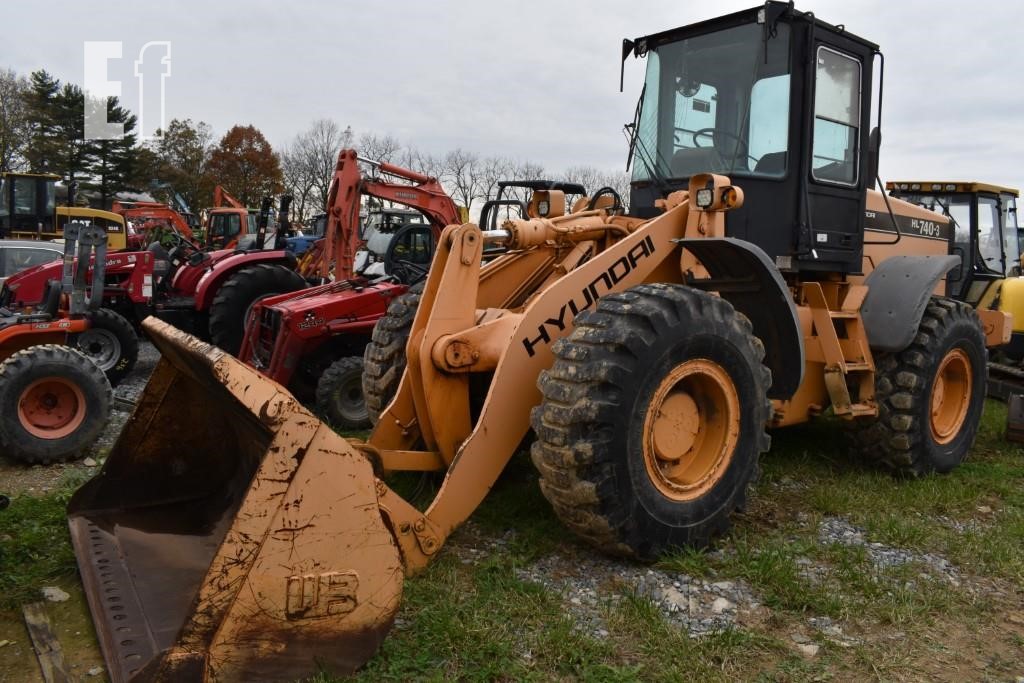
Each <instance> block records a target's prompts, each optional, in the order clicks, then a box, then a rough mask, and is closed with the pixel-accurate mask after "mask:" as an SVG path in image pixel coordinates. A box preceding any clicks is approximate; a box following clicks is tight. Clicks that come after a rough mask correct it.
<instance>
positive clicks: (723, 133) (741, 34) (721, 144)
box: [633, 24, 790, 180]
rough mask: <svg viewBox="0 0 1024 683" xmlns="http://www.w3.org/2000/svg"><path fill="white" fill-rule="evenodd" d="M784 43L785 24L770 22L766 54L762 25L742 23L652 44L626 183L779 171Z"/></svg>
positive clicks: (784, 126)
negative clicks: (633, 158) (774, 30)
mask: <svg viewBox="0 0 1024 683" xmlns="http://www.w3.org/2000/svg"><path fill="white" fill-rule="evenodd" d="M788 46H789V26H788V25H786V24H779V25H778V27H777V33H776V35H775V37H774V38H772V39H771V40H770V41H769V42H768V47H767V52H766V50H765V45H764V43H763V41H762V27H761V26H760V25H759V24H747V25H744V26H737V27H734V28H729V29H726V30H723V31H717V32H715V33H709V34H705V35H701V36H695V37H693V38H687V39H685V40H680V41H676V42H673V43H667V44H665V45H661V46H658V47H655V48H652V49H651V51H650V52H649V53H648V57H647V77H646V80H645V83H644V95H643V102H642V103H641V111H640V118H639V122H638V125H637V145H636V147H637V149H636V150H635V152H634V154H635V155H636V156H638V157H639V162H640V163H634V164H633V180H650V179H651V178H652V176H664V177H670V178H685V177H689V176H691V175H693V174H695V173H704V172H715V173H726V174H729V175H733V174H736V175H754V176H768V177H772V176H774V177H781V176H783V175H785V173H786V152H787V150H788V149H789V99H790V97H789V89H790V76H789V54H788ZM649 166H650V167H652V168H653V169H654V170H653V172H652V168H648V167H649Z"/></svg>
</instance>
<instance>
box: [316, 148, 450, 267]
mask: <svg viewBox="0 0 1024 683" xmlns="http://www.w3.org/2000/svg"><path fill="white" fill-rule="evenodd" d="M360 162H362V163H365V164H368V165H370V166H372V167H373V168H375V169H376V170H377V171H378V173H379V174H380V175H382V176H389V177H392V178H399V179H401V180H403V181H406V182H391V181H390V180H385V179H383V178H381V177H379V176H377V177H373V178H364V177H363V174H362V172H361V171H360V169H359V163H360ZM364 196H367V197H375V198H377V199H382V200H385V201H389V202H394V203H396V204H401V205H403V206H408V207H410V208H413V209H417V210H419V211H421V212H423V213H424V214H425V215H426V216H427V218H429V219H430V222H431V224H433V226H434V228H435V230H437V232H438V234H440V231H441V229H442V228H444V226H446V225H450V224H453V223H459V222H461V220H460V215H459V209H458V207H457V206H456V205H455V202H454V201H452V199H451V197H449V196H448V194H447V193H446V192H445V190H444V188H443V187H442V186H441V183H439V182H438V181H437V179H436V178H431V177H430V176H427V175H424V174H422V173H417V172H416V171H412V170H409V169H407V168H402V167H401V166H396V165H394V164H389V163H387V162H382V161H372V160H368V159H364V158H362V157H360V156H359V155H358V154H357V153H356V151H355V150H353V149H343V150H341V152H339V153H338V162H337V164H336V165H335V168H334V178H333V179H332V181H331V187H330V191H329V193H328V196H327V227H326V229H325V230H324V237H323V239H322V240H320V241H318V243H317V245H315V246H314V247H313V248H312V249H310V252H309V254H308V255H307V256H306V257H305V258H304V259H303V261H302V263H301V264H300V267H299V272H300V273H301V274H302V275H304V276H305V277H314V276H319V277H320V279H321V280H323V281H326V280H328V279H330V275H331V273H332V272H333V273H334V277H335V279H348V278H350V277H352V275H353V274H354V273H353V272H352V262H353V259H354V258H355V253H356V251H357V250H358V249H359V247H360V243H361V240H360V238H359V208H360V205H361V202H362V198H363V197H364Z"/></svg>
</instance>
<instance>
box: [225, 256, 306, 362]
mask: <svg viewBox="0 0 1024 683" xmlns="http://www.w3.org/2000/svg"><path fill="white" fill-rule="evenodd" d="M307 286H308V285H307V284H306V281H305V280H303V279H302V276H301V275H299V274H298V273H296V272H295V271H294V270H292V269H291V268H287V267H285V266H281V265H275V264H270V263H261V264H259V265H255V266H249V267H248V268H243V269H242V270H240V271H238V272H237V273H235V274H234V275H232V276H231V277H230V278H228V280H227V282H225V283H224V284H223V285H221V287H220V289H219V290H217V294H216V295H215V296H214V297H213V303H212V304H210V328H209V329H210V341H212V342H213V343H214V344H215V345H216V346H219V347H220V348H221V349H223V350H224V351H227V352H228V353H230V354H231V355H232V356H237V355H238V352H239V351H240V350H241V348H242V337H243V336H244V335H245V323H246V318H247V316H248V315H249V310H250V309H251V308H252V305H253V303H255V302H256V301H257V300H259V299H263V298H266V297H269V296H275V295H277V294H287V293H288V292H294V291H296V290H299V289H305V288H306V287H307Z"/></svg>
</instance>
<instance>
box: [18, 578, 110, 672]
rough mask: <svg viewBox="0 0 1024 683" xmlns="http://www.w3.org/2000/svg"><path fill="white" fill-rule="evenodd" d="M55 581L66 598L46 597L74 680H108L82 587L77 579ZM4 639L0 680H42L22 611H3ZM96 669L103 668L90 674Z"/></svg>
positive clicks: (54, 626)
mask: <svg viewBox="0 0 1024 683" xmlns="http://www.w3.org/2000/svg"><path fill="white" fill-rule="evenodd" d="M54 585H57V586H59V587H60V588H62V589H63V590H64V591H66V592H67V593H68V594H69V595H70V598H69V599H68V600H67V601H66V602H46V601H44V604H45V605H46V613H47V616H49V618H50V623H51V624H52V625H53V630H54V635H55V636H56V637H57V640H58V641H60V646H61V650H62V651H63V653H64V661H65V662H66V663H67V665H68V668H69V669H70V671H71V673H72V674H73V675H74V677H75V680H79V681H86V682H89V683H91V682H92V681H96V682H97V683H100V682H101V681H106V680H107V676H106V669H105V664H104V663H103V656H102V655H101V654H100V650H99V645H98V644H97V641H96V632H95V631H94V630H93V627H92V620H91V618H90V616H89V607H88V605H87V604H86V601H85V596H84V595H83V593H82V589H81V587H80V586H79V585H78V582H77V581H74V580H70V581H66V582H60V583H56V584H54ZM39 599H40V600H43V597H42V596H41V595H40V597H39ZM5 641H6V642H7V644H6V645H3V646H2V647H0V683H22V682H24V683H30V682H31V683H36V682H37V681H38V682H40V683H42V681H43V676H42V674H41V673H40V671H39V663H38V661H37V660H36V656H35V652H34V651H33V649H32V641H31V640H30V639H29V636H28V631H27V630H26V629H25V623H24V621H23V620H22V616H21V612H20V611H18V612H15V611H5V612H0V643H3V642H5ZM96 669H100V670H101V671H100V672H99V673H94V674H93V675H90V674H89V671H93V672H96Z"/></svg>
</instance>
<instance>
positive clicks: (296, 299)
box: [238, 152, 586, 430]
mask: <svg viewBox="0 0 1024 683" xmlns="http://www.w3.org/2000/svg"><path fill="white" fill-rule="evenodd" d="M342 154H343V157H344V152H343V153H342ZM343 157H340V158H339V162H338V168H337V170H336V171H335V184H334V186H333V187H335V188H339V189H344V188H346V187H348V188H352V189H353V191H351V192H341V191H339V192H334V191H332V193H331V198H332V203H331V204H330V205H329V207H328V216H329V220H331V221H334V220H338V219H339V217H347V218H352V217H355V218H358V212H359V206H360V204H361V197H362V196H364V195H365V196H368V197H375V198H379V199H387V200H388V201H390V202H393V203H397V204H403V205H405V206H409V207H413V208H415V209H417V210H415V211H410V210H399V209H384V210H378V211H375V212H372V213H371V214H370V215H369V216H368V217H367V220H366V221H365V223H364V229H363V230H362V231H361V232H356V231H355V230H351V229H349V230H334V231H333V232H332V231H331V230H328V234H334V235H338V234H349V235H357V236H358V238H359V239H360V241H361V242H362V245H363V247H364V248H362V249H360V250H359V251H358V252H357V255H356V258H355V259H354V262H353V266H352V272H353V273H354V274H353V276H351V277H349V278H347V279H341V280H336V281H334V282H331V283H329V284H325V285H323V286H321V287H315V288H312V289H308V290H304V291H301V292H296V293H292V294H287V295H282V296H279V297H274V298H267V299H264V300H263V301H260V302H258V303H257V304H255V305H254V306H253V310H252V313H251V315H250V317H249V318H248V321H247V327H246V335H245V339H244V341H243V343H242V350H241V352H240V353H239V355H238V357H239V358H240V359H241V360H242V361H244V362H245V363H248V364H249V365H251V366H252V367H254V368H256V369H257V370H259V371H260V372H261V373H263V374H264V375H266V376H268V377H270V378H272V379H274V380H275V381H277V382H278V383H280V384H283V385H285V386H287V387H288V388H289V390H290V391H292V393H294V394H295V395H296V396H297V397H299V398H300V400H303V401H304V402H306V403H309V404H314V405H315V408H316V410H317V411H318V412H319V413H320V414H321V415H323V417H324V418H325V419H327V420H328V421H329V422H330V423H331V424H332V425H334V426H336V427H338V428H340V429H346V430H353V429H364V428H366V427H368V426H369V425H370V420H371V418H373V417H376V413H377V412H378V411H379V407H378V406H377V405H376V404H377V403H379V402H380V400H377V399H378V398H379V397H367V398H372V399H373V401H371V402H372V403H373V405H372V406H370V407H369V409H368V406H367V401H366V400H364V396H363V389H362V375H363V367H364V361H363V352H364V349H365V348H366V346H367V344H368V343H369V341H370V336H371V334H373V330H374V326H375V325H376V323H377V320H379V319H380V318H381V317H383V315H384V313H385V312H386V311H387V310H388V306H389V305H390V304H391V303H392V302H393V301H394V300H395V299H396V297H399V296H400V295H403V294H406V292H408V291H409V288H410V287H411V286H413V285H415V284H416V283H417V282H419V281H421V280H423V279H424V278H425V277H426V275H427V271H428V269H429V267H430V262H431V260H432V258H433V253H434V247H435V244H436V240H437V239H438V236H439V235H440V231H441V230H442V229H443V228H444V227H445V226H446V225H449V224H452V223H459V222H461V221H462V220H463V219H462V216H461V214H460V212H459V210H458V207H457V206H456V205H455V203H454V202H453V201H452V200H451V198H450V197H448V195H447V194H445V192H444V188H442V187H441V185H440V184H439V183H437V181H436V180H434V179H432V178H427V177H426V176H422V175H419V174H413V173H412V172H410V171H407V170H406V169H402V168H399V167H396V166H392V165H385V164H376V165H372V167H373V168H374V169H375V170H377V171H379V172H381V173H384V174H386V175H390V176H397V177H398V178H404V179H411V180H413V181H414V182H415V183H416V184H415V185H411V186H410V185H404V184H397V183H392V182H388V181H385V180H382V179H380V178H379V177H378V178H370V179H361V178H360V177H359V175H358V173H359V170H358V167H357V165H356V161H361V160H358V159H357V158H356V157H355V156H354V154H353V155H352V156H351V157H348V158H343ZM512 188H525V189H527V190H530V191H532V190H548V189H556V190H562V191H564V192H565V193H566V194H567V195H569V194H575V195H580V196H583V195H585V194H586V190H585V188H583V186H581V185H578V184H575V183H559V182H551V181H545V180H536V181H505V182H502V183H500V184H499V190H498V197H497V198H496V199H494V200H491V201H488V202H487V203H486V204H485V205H484V208H483V211H482V212H481V215H480V221H481V222H480V225H481V226H484V225H487V224H490V223H493V222H495V221H496V220H497V217H498V213H499V211H500V209H501V208H502V207H511V208H513V209H514V210H515V211H516V212H518V213H519V215H526V214H527V206H526V203H525V202H523V201H522V200H520V199H517V198H505V196H504V192H505V190H506V189H512ZM421 212H422V213H421ZM342 251H343V253H347V251H348V249H347V248H345V249H342ZM342 270H344V269H342ZM409 296H411V297H415V294H410V295H409ZM406 303H407V302H405V301H404V297H403V298H402V299H399V300H398V301H397V302H396V303H395V305H403V306H404V305H406ZM403 348H404V346H403ZM370 360H371V362H372V361H373V359H370ZM375 369H376V366H375V367H373V368H369V371H371V372H372V371H374V370H375ZM399 374H400V373H399ZM396 381H397V377H396ZM380 407H383V406H380Z"/></svg>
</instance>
